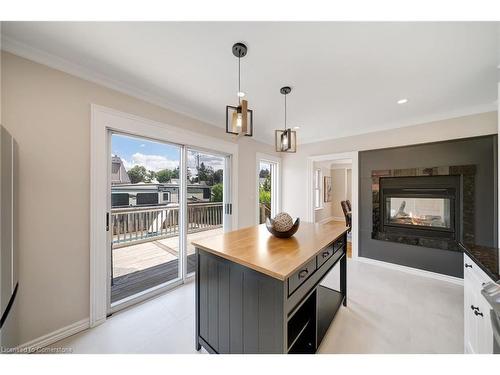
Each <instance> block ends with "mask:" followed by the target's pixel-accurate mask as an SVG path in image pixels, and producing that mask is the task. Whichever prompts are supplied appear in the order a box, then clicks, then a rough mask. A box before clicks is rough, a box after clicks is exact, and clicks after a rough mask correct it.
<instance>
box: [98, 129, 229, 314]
mask: <svg viewBox="0 0 500 375" xmlns="http://www.w3.org/2000/svg"><path fill="white" fill-rule="evenodd" d="M109 139H110V149H111V158H110V168H109V186H110V194H109V196H110V199H109V204H110V207H109V219H108V223H109V231H108V233H109V241H110V244H109V245H110V249H111V250H110V285H109V293H108V294H109V308H108V310H109V311H110V312H113V311H117V310H119V309H120V308H122V307H125V306H128V305H129V304H131V303H135V302H137V301H139V300H142V299H145V298H148V297H149V296H151V295H152V294H154V293H158V292H160V291H163V290H166V289H168V288H171V287H174V286H177V285H179V284H181V283H183V282H184V281H185V280H186V279H187V278H189V277H190V276H192V275H193V274H194V271H195V265H196V262H195V255H194V247H193V246H192V245H191V241H193V240H196V239H200V238H204V237H208V236H212V235H215V234H218V233H222V232H223V231H224V230H227V229H228V228H229V227H230V221H231V220H228V219H230V204H229V197H230V191H229V187H230V185H229V178H228V177H229V168H228V166H229V161H230V157H229V156H227V155H223V154H218V153H216V152H211V151H204V150H203V151H201V150H196V149H194V148H189V147H188V146H184V145H177V144H171V143H167V142H164V141H157V140H151V139H147V138H141V137H137V136H130V135H127V134H121V133H113V132H110V133H109Z"/></svg>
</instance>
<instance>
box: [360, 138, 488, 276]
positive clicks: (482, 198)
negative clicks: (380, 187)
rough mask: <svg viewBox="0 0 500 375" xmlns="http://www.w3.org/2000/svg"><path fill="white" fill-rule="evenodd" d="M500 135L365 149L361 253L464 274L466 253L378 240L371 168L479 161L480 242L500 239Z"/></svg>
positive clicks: (477, 217) (477, 207)
mask: <svg viewBox="0 0 500 375" xmlns="http://www.w3.org/2000/svg"><path fill="white" fill-rule="evenodd" d="M496 147H497V136H496V134H495V135H490V136H483V137H475V138H467V139H460V140H451V141H445V142H437V143H428V144H422V145H415V146H405V147H396V148H388V149H380V150H370V151H363V152H360V153H359V173H360V177H359V178H360V186H359V189H360V190H359V200H360V202H359V203H360V204H359V207H360V208H359V210H360V212H359V214H360V215H359V218H360V219H359V238H360V242H359V255H360V256H362V257H366V258H371V259H375V260H381V261H384V262H390V263H395V264H399V265H403V266H408V267H413V268H418V269H422V270H427V271H432V272H437V273H442V274H445V275H450V276H455V277H463V269H462V258H463V256H462V253H459V252H454V251H448V250H441V249H431V248H426V247H421V246H411V245H405V244H401V243H394V242H387V241H378V240H374V239H372V238H371V232H372V187H371V172H372V170H380V169H397V168H415V167H433V166H442V165H468V164H474V165H476V167H477V173H476V180H475V226H476V243H477V244H478V245H485V246H496V243H497V231H496V228H497V212H496V211H497V209H496V207H497V205H496V202H497V196H496V195H497V193H496V192H497V172H496V155H497V154H496Z"/></svg>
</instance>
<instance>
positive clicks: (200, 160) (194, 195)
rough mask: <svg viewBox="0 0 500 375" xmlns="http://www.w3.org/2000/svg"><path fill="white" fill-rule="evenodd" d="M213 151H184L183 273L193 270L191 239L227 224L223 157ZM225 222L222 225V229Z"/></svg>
mask: <svg viewBox="0 0 500 375" xmlns="http://www.w3.org/2000/svg"><path fill="white" fill-rule="evenodd" d="M227 158H228V157H227V156H223V155H220V154H217V153H213V152H207V151H200V150H196V149H191V148H190V149H188V150H187V173H186V190H187V197H186V198H187V199H186V205H187V211H186V221H187V231H186V233H187V241H186V245H187V274H188V275H191V274H193V272H195V267H196V260H195V249H194V246H193V245H192V244H191V242H192V241H196V240H200V239H203V238H206V237H210V236H214V235H217V234H220V233H223V231H224V230H225V229H226V230H227V227H228V226H229V223H228V220H227V217H225V213H226V212H225V208H226V206H225V204H224V203H227V199H225V198H227V197H226V195H227V194H226V189H227V184H228V181H227V178H225V177H226V174H227V171H226V159H227ZM224 225H226V228H224Z"/></svg>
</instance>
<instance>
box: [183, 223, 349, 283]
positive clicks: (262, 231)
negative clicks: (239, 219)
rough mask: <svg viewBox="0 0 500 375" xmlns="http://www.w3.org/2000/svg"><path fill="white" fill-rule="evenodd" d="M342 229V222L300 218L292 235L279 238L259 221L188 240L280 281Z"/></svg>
mask: <svg viewBox="0 0 500 375" xmlns="http://www.w3.org/2000/svg"><path fill="white" fill-rule="evenodd" d="M345 231H347V227H346V226H345V224H344V223H343V222H329V223H326V224H313V223H307V222H301V223H300V227H299V230H298V231H297V233H295V235H294V236H293V237H291V238H286V239H283V238H276V237H274V236H273V235H272V234H271V233H269V232H268V231H267V229H266V225H265V224H261V225H256V226H254V227H248V228H243V229H239V230H235V231H232V232H228V233H223V234H219V235H216V236H213V237H209V238H205V239H200V240H196V241H193V242H192V244H193V245H194V246H195V247H197V248H200V249H202V250H205V251H207V252H210V253H212V254H215V255H217V256H220V257H222V258H225V259H228V260H230V261H232V262H235V263H238V264H241V265H243V266H245V267H248V268H251V269H253V270H255V271H258V272H261V273H264V274H266V275H268V276H271V277H274V278H276V279H279V280H282V281H284V280H286V279H287V278H288V277H289V276H290V275H292V274H293V273H294V272H295V271H296V270H298V269H299V268H300V267H301V266H302V265H304V264H305V263H307V262H308V261H309V260H311V259H312V258H313V257H314V256H315V255H316V254H317V253H318V252H319V251H320V250H321V249H323V248H324V247H325V246H327V245H328V244H330V243H331V242H332V241H334V240H336V239H337V238H338V237H340V236H341V235H342V234H343V233H344V232H345Z"/></svg>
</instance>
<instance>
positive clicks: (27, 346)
mask: <svg viewBox="0 0 500 375" xmlns="http://www.w3.org/2000/svg"><path fill="white" fill-rule="evenodd" d="M88 328H90V323H89V319H82V320H80V321H78V322H75V323H73V324H70V325H68V326H66V327H63V328H60V329H58V330H56V331H54V332H50V333H48V334H46V335H43V336H40V337H38V338H36V339H34V340H31V341H28V342H27V343H24V344H21V345H19V346H18V347H17V348H16V351H18V352H21V353H22V352H24V351H26V352H27V353H32V352H36V351H37V350H38V349H41V348H45V347H46V346H49V345H51V344H53V343H55V342H57V341H59V340H62V339H65V338H66V337H69V336H72V335H74V334H75V333H78V332H81V331H84V330H86V329H88Z"/></svg>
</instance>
